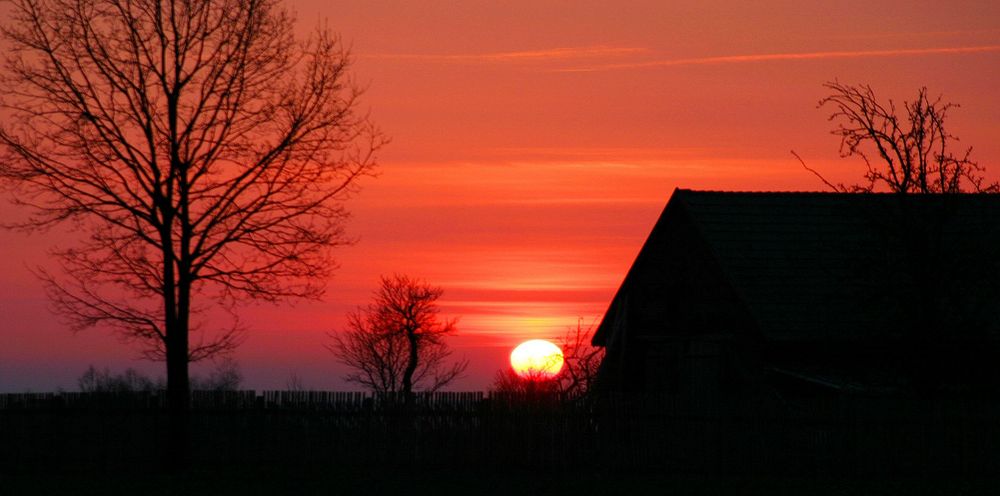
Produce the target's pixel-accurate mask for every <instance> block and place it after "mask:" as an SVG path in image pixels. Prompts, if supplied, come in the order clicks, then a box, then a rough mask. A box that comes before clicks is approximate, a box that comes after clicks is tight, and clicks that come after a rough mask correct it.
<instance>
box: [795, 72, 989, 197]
mask: <svg viewBox="0 0 1000 496" xmlns="http://www.w3.org/2000/svg"><path fill="white" fill-rule="evenodd" d="M823 86H824V87H825V88H827V89H828V90H830V95H829V96H827V97H825V98H823V99H822V100H820V102H819V107H827V106H829V107H832V108H833V113H832V114H831V115H830V120H831V121H834V122H836V123H837V127H836V128H835V129H834V130H833V131H832V133H833V134H834V135H836V136H839V137H840V155H841V156H842V157H853V156H858V157H860V158H861V159H862V160H863V161H864V163H865V166H866V171H865V175H864V177H865V180H866V182H865V183H857V184H851V185H845V184H832V183H830V182H829V181H828V180H827V179H826V178H825V177H823V176H822V175H821V174H820V173H819V172H817V171H816V170H814V169H812V168H810V167H809V166H807V165H806V164H805V162H804V161H802V159H801V158H800V157H799V156H798V155H795V157H796V158H798V159H799V161H800V162H802V165H803V167H805V168H806V169H807V170H809V171H810V172H812V173H813V174H816V175H817V176H818V177H819V178H820V179H821V180H822V181H823V182H824V183H825V184H826V185H827V186H830V187H831V188H833V189H835V190H838V191H844V192H871V191H876V190H878V189H880V188H886V189H888V190H889V191H892V192H896V193H960V192H970V191H971V192H997V191H1000V183H995V182H994V183H988V182H986V179H985V178H984V176H983V173H984V170H985V169H984V167H982V166H980V165H979V164H978V163H977V162H975V161H973V160H972V158H971V155H972V147H965V148H960V149H958V150H957V151H956V150H955V148H956V146H957V142H958V137H957V136H955V135H954V134H951V133H950V132H949V131H947V130H946V129H945V120H946V119H947V117H948V112H949V111H950V110H951V109H953V108H956V107H958V105H957V104H954V103H950V102H945V101H943V100H942V97H941V96H938V97H937V98H931V97H929V96H928V93H927V88H920V89H919V90H918V91H917V97H916V99H914V100H913V101H904V102H903V107H902V108H901V109H900V108H898V107H897V105H896V103H895V102H894V101H893V100H891V99H890V100H887V101H885V102H882V101H879V99H878V98H877V97H876V95H875V91H874V90H873V89H872V88H871V86H868V85H863V84H862V85H857V86H852V85H846V84H842V83H840V82H839V81H833V82H828V83H826V84H824V85H823ZM792 153H793V154H795V152H792Z"/></svg>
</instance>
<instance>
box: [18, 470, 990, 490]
mask: <svg viewBox="0 0 1000 496" xmlns="http://www.w3.org/2000/svg"><path fill="white" fill-rule="evenodd" d="M997 493H1000V474H998V477H997V478H996V479H965V478H954V479H920V478H902V479H854V480H836V479H803V478H765V479H753V480H751V479H736V478H708V477H684V476H677V475H659V474H650V473H632V474H621V473H617V474H601V473H582V474H581V473H565V472H564V473H533V472H530V471H527V470H522V471H516V472H505V473H488V472H468V471H465V472H463V471H450V470H446V469H436V470H432V471H420V472H418V471H410V470H388V469H387V470H385V471H375V470H345V469H337V468H332V469H330V470H328V471H322V472H320V471H315V470H295V469H287V468H285V469H272V470H254V471H233V470H227V471H209V470H198V469H194V470H190V471H188V472H187V473H184V474H182V475H167V474H161V473H135V472H133V473H127V474H99V473H92V472H83V471H74V470H72V469H65V470H60V469H57V470H56V471H55V472H54V473H37V472H36V473H21V474H13V475H10V474H8V475H0V494H2V495H4V496H16V495H47V494H67V495H74V496H87V495H101V496H105V495H107V496H113V495H130V496H132V495H149V496H159V495H192V496H196V495H211V496H226V495H241V496H248V495H285V494H289V495H297V496H309V495H331V494H345V495H351V494H359V495H380V494H393V495H401V494H406V495H418V494H433V495H438V496H446V495H463V496H470V495H493V494H495V495H504V496H527V495H561V494H567V495H576V496H579V495H586V494H600V495H615V494H622V495H632V494H664V495H815V496H826V495H830V496H833V495H866V496H879V495H887V496H888V495H907V496H909V495H942V496H945V495H947V496H953V495H979V494H982V495H994V494H997Z"/></svg>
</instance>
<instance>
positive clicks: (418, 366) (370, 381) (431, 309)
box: [328, 275, 469, 397]
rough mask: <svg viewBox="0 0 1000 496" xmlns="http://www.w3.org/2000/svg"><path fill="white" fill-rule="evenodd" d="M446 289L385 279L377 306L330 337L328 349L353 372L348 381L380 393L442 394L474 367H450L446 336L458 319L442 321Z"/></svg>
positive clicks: (361, 311)
mask: <svg viewBox="0 0 1000 496" xmlns="http://www.w3.org/2000/svg"><path fill="white" fill-rule="evenodd" d="M442 293H443V291H442V289H441V288H439V287H435V286H430V285H428V284H426V283H424V282H422V281H420V280H417V279H413V278H410V277H407V276H404V275H394V276H392V277H382V278H381V281H380V285H379V289H378V290H376V291H375V293H374V295H373V299H372V302H371V303H369V304H368V305H367V306H365V307H362V308H358V309H357V310H356V311H354V312H351V313H350V314H348V320H347V327H348V328H347V329H346V330H345V331H342V332H340V333H335V334H331V335H330V336H331V337H332V338H333V344H332V345H330V346H328V348H329V350H330V351H331V352H333V353H334V355H336V356H337V359H338V360H339V361H340V362H341V363H343V364H345V365H347V366H348V367H350V368H351V370H352V371H351V372H350V373H348V374H347V375H346V376H345V377H344V378H345V379H346V380H347V381H349V382H353V383H356V384H360V385H362V386H364V387H366V388H368V389H371V390H372V391H375V392H378V393H403V394H405V395H406V396H407V397H408V396H409V395H410V393H412V392H413V391H414V390H416V389H420V390H423V391H437V390H439V389H441V388H442V387H444V386H446V385H448V384H449V383H450V382H452V381H454V380H455V379H457V378H458V377H460V376H461V375H462V373H463V372H464V371H465V369H466V368H467V367H468V365H469V363H468V361H466V360H459V361H455V362H451V363H449V358H450V357H451V354H452V351H451V349H450V348H449V347H448V345H447V343H445V341H444V338H445V337H447V336H449V335H452V334H454V333H455V330H456V329H455V321H454V320H443V321H442V320H441V319H440V318H439V316H438V314H439V312H440V310H439V309H438V307H437V303H436V302H437V299H438V298H440V297H441V294H442Z"/></svg>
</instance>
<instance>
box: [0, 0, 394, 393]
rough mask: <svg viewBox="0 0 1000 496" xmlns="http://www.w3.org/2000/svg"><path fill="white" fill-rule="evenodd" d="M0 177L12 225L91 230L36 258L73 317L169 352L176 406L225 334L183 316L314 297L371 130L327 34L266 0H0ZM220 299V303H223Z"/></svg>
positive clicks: (340, 240)
mask: <svg viewBox="0 0 1000 496" xmlns="http://www.w3.org/2000/svg"><path fill="white" fill-rule="evenodd" d="M9 8H10V18H9V22H8V23H7V24H6V25H5V26H4V27H3V34H4V35H5V37H6V40H7V46H8V47H9V48H8V49H9V52H8V54H7V59H6V72H5V74H4V76H3V79H2V94H4V97H3V100H2V105H3V107H4V108H5V109H6V110H7V111H8V114H9V116H10V117H9V119H8V120H7V122H6V123H5V124H4V125H3V126H2V127H0V146H2V152H3V154H2V161H0V164H2V166H0V168H2V175H3V177H4V178H5V179H7V180H8V181H6V184H7V185H8V186H9V189H10V190H11V191H12V193H13V196H14V197H15V201H16V202H17V203H19V204H22V205H27V206H29V207H32V210H31V211H32V212H33V216H32V217H30V218H29V219H28V220H27V221H25V222H23V223H21V224H18V226H17V227H21V228H24V229H37V228H45V227H49V226H52V225H54V224H58V223H65V222H68V223H70V224H71V225H72V226H73V227H74V228H77V229H80V230H83V231H84V232H87V233H88V234H89V236H88V237H87V238H86V239H85V240H83V241H82V242H81V243H80V245H79V246H76V247H73V248H66V249H60V250H56V251H54V255H55V257H56V258H57V259H58V260H59V261H60V263H61V268H62V272H63V274H58V273H55V274H53V273H50V272H47V271H44V270H40V275H41V277H42V279H43V280H44V282H45V285H46V288H47V290H48V293H49V295H50V297H51V299H52V301H53V302H54V306H55V308H56V309H57V310H58V311H59V312H60V313H61V314H62V315H64V316H66V317H67V318H68V319H69V321H70V323H71V324H72V325H73V327H74V328H75V329H81V328H86V327H91V326H96V325H106V326H110V327H112V328H114V329H115V330H116V331H118V332H119V333H120V335H121V336H122V337H124V338H125V339H126V340H129V341H137V342H140V343H141V345H142V349H143V353H144V355H145V356H146V357H147V358H151V359H158V360H165V361H166V365H167V388H168V396H169V398H170V399H169V402H170V405H171V409H172V410H173V411H181V410H185V409H186V408H187V406H188V402H189V395H188V390H189V387H190V378H189V374H188V364H189V362H191V361H196V360H201V359H205V358H208V357H212V356H214V355H217V354H219V353H221V352H225V351H229V350H231V349H233V348H234V347H235V346H237V345H238V343H239V336H240V332H239V330H240V327H239V326H238V323H236V319H235V318H234V319H233V321H234V323H233V324H232V325H231V326H228V327H226V328H225V329H224V330H222V331H221V332H219V333H217V334H214V335H209V334H208V333H204V332H197V331H199V326H198V325H197V324H198V319H197V316H198V314H199V312H202V311H204V310H205V309H206V308H208V307H213V308H220V307H221V308H225V309H229V310H230V311H231V312H232V311H233V305H235V304H236V303H237V302H240V301H244V300H255V301H265V302H276V301H279V300H282V299H285V298H315V297H318V296H319V295H320V294H321V293H322V291H323V286H324V283H325V281H326V280H327V276H328V275H329V273H330V271H331V270H332V269H333V268H334V267H335V264H333V263H332V261H331V257H330V255H331V252H330V250H331V248H333V247H336V246H338V245H342V244H344V243H345V242H347V241H348V239H347V238H346V237H345V235H344V232H343V222H342V221H343V219H344V217H345V216H346V215H347V213H346V211H345V210H344V207H343V201H344V200H346V199H348V197H349V196H351V194H352V193H353V192H354V191H355V189H356V187H357V181H358V179H359V178H360V177H362V176H364V175H366V174H370V172H371V170H372V167H373V166H374V162H375V156H374V153H375V152H376V151H377V150H378V149H379V148H380V147H381V146H382V145H383V144H384V143H385V142H386V140H385V138H384V137H383V136H382V134H381V133H380V132H379V131H378V130H377V129H376V128H375V127H374V126H373V125H372V124H371V123H370V122H369V120H368V119H367V117H366V116H365V115H362V114H359V113H358V111H357V107H358V97H359V96H360V94H361V91H360V89H359V88H358V87H357V86H356V85H355V84H354V83H353V82H352V81H351V79H350V78H349V77H348V72H347V71H348V66H349V57H348V53H347V51H345V49H344V47H343V46H342V44H341V43H340V42H339V39H338V38H337V37H336V36H335V35H333V34H332V33H331V32H330V31H329V30H328V29H326V28H318V29H317V30H316V32H315V34H314V35H313V36H312V37H310V38H309V39H308V40H297V39H296V38H295V36H294V34H293V24H294V20H293V19H292V17H291V16H290V15H289V14H288V13H287V12H286V11H285V10H284V9H283V8H282V7H281V6H280V5H279V3H278V2H277V1H276V0H202V1H195V2H186V1H178V0H166V1H160V0H156V1H154V0H74V1H67V0H13V1H12V2H10V4H9ZM234 315H235V314H234Z"/></svg>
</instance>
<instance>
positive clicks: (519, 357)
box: [510, 339, 563, 379]
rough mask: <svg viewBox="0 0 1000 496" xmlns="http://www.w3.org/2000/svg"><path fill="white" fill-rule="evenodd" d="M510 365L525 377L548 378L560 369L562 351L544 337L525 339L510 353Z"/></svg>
mask: <svg viewBox="0 0 1000 496" xmlns="http://www.w3.org/2000/svg"><path fill="white" fill-rule="evenodd" d="M510 366H511V367H513V368H514V372H516V373H517V375H519V376H521V377H524V378H526V379H550V378H552V377H555V376H556V374H558V373H559V371H560V370H562V367H563V353H562V350H560V349H559V347H558V346H556V345H554V344H552V343H551V342H549V341H546V340H544V339H532V340H530V341H525V342H523V343H521V344H519V345H518V346H517V348H514V351H512V352H511V354H510Z"/></svg>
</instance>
